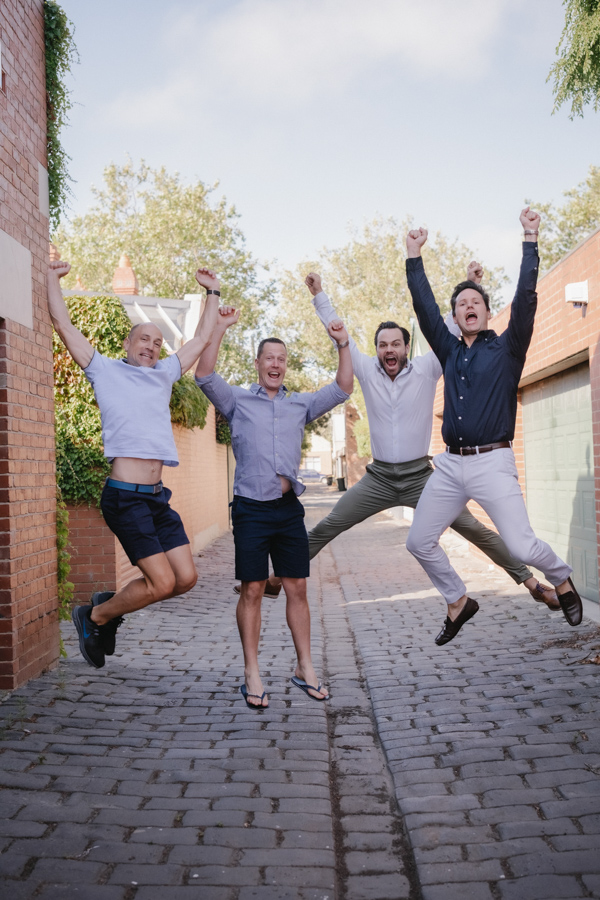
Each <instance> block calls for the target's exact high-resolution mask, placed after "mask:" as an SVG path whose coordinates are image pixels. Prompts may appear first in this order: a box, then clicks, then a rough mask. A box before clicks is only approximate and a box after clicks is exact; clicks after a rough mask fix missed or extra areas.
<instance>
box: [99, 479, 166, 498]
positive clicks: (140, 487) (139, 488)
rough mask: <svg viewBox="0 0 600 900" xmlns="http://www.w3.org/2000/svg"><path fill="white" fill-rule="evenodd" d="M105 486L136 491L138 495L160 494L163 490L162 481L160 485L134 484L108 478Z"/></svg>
mask: <svg viewBox="0 0 600 900" xmlns="http://www.w3.org/2000/svg"><path fill="white" fill-rule="evenodd" d="M105 484H106V485H108V487H113V488H118V489H119V490H120V491H135V492H136V493H138V494H160V492H161V491H162V489H163V483H162V481H159V482H158V484H132V483H131V482H130V481H115V479H114V478H107V479H106V481H105Z"/></svg>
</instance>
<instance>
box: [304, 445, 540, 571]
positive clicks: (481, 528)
mask: <svg viewBox="0 0 600 900" xmlns="http://www.w3.org/2000/svg"><path fill="white" fill-rule="evenodd" d="M432 474H433V466H432V465H431V463H430V461H429V457H428V456H424V457H422V458H421V459H413V460H411V461H410V462H406V463H385V462H378V461H377V460H374V461H373V462H372V463H371V464H370V465H368V466H367V472H366V475H363V477H362V478H361V479H360V481H359V482H358V483H357V484H355V485H354V486H353V487H351V488H350V490H348V491H346V492H345V493H344V494H342V496H341V497H340V499H339V500H338V502H337V503H336V505H335V506H334V508H333V509H332V510H331V512H330V513H329V515H328V516H326V517H325V518H324V519H321V521H320V522H319V524H318V525H316V526H315V527H314V528H313V529H312V531H309V533H308V543H309V553H310V558H311V559H312V558H313V557H314V556H316V555H317V553H318V552H319V551H320V550H322V549H323V547H324V546H325V544H328V543H329V541H332V540H333V539H334V537H337V535H338V534H341V533H342V531H347V530H348V528H352V526H353V525H358V523H359V522H362V521H364V520H365V519H368V517H369V516H374V515H375V513H378V512H381V511H382V510H384V509H390V508H391V507H393V506H409V507H411V508H412V509H415V507H416V505H417V503H418V502H419V498H420V496H421V494H422V493H423V489H424V488H425V485H426V484H427V482H428V480H429V478H430V477H431V475H432ZM451 528H453V529H454V531H456V532H458V534H460V535H461V537H464V538H465V539H466V540H467V541H470V542H471V543H472V544H475V546H476V547H479V549H480V550H482V551H483V553H485V555H486V556H489V558H490V559H491V560H492V562H494V563H496V565H497V566H500V567H501V568H502V569H504V570H505V571H506V572H507V573H508V574H509V575H510V577H511V578H512V579H513V580H514V581H516V583H517V584H522V582H523V581H526V580H527V579H528V578H531V576H532V573H531V572H530V570H529V569H528V568H527V567H526V566H524V565H523V563H522V562H519V560H517V559H515V558H514V557H513V556H511V555H510V553H509V552H508V549H507V547H506V544H505V543H504V541H503V540H502V538H500V537H499V536H498V535H497V534H496V532H495V531H491V530H490V529H489V528H486V527H485V525H482V524H481V522H479V521H478V520H477V519H476V518H475V516H474V515H472V514H471V513H470V512H469V510H468V509H466V507H465V509H463V511H462V512H461V513H460V515H459V516H458V517H457V518H456V519H454V521H453V522H452V524H451Z"/></svg>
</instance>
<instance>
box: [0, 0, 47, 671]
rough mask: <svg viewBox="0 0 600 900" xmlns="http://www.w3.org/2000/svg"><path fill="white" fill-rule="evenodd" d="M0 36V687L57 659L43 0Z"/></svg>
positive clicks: (6, 10)
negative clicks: (0, 73)
mask: <svg viewBox="0 0 600 900" xmlns="http://www.w3.org/2000/svg"><path fill="white" fill-rule="evenodd" d="M0 44H1V47H2V69H3V73H4V91H0V122H1V126H0V127H1V131H2V141H1V143H0V196H1V197H2V203H1V204H0V270H1V271H2V278H1V279H0V317H1V318H0V520H1V521H0V688H3V689H10V688H14V687H16V686H18V685H20V684H23V682H25V681H27V679H29V678H31V677H33V676H34V675H37V674H38V673H40V672H41V671H43V670H44V669H46V668H47V667H49V666H51V665H52V664H54V663H55V662H56V660H57V658H58V650H59V639H58V638H59V635H58V611H57V593H56V501H55V490H56V488H55V474H54V427H53V421H54V418H53V417H54V408H53V395H52V337H51V325H50V318H49V316H48V311H47V302H46V267H47V256H48V227H49V224H48V190H47V172H46V168H45V166H46V90H45V64H44V34H43V3H42V0H3V3H2V16H1V17H0Z"/></svg>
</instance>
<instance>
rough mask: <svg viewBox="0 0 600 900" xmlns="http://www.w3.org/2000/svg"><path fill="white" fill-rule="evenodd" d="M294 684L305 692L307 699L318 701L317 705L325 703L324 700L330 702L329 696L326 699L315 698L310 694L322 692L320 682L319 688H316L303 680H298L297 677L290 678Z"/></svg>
mask: <svg viewBox="0 0 600 900" xmlns="http://www.w3.org/2000/svg"><path fill="white" fill-rule="evenodd" d="M290 681H291V682H292V684H295V685H296V687H298V688H300V690H301V691H304V693H305V694H306V696H307V697H310V699H311V700H316V701H317V703H323V701H324V700H329V694H327V696H326V697H313V695H312V694H309V693H308V692H309V691H320V690H321V682H319V687H314V685H312V684H307V683H306V681H302V679H301V678H298V677H297V676H296V675H293V676H292V677H291V678H290Z"/></svg>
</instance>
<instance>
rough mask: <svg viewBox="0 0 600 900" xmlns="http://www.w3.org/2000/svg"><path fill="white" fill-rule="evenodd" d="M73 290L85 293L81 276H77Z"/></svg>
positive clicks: (85, 289)
mask: <svg viewBox="0 0 600 900" xmlns="http://www.w3.org/2000/svg"><path fill="white" fill-rule="evenodd" d="M75 290H76V291H87V288H86V286H85V284H84V283H83V281H82V280H81V275H78V276H77V281H76V282H75Z"/></svg>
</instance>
